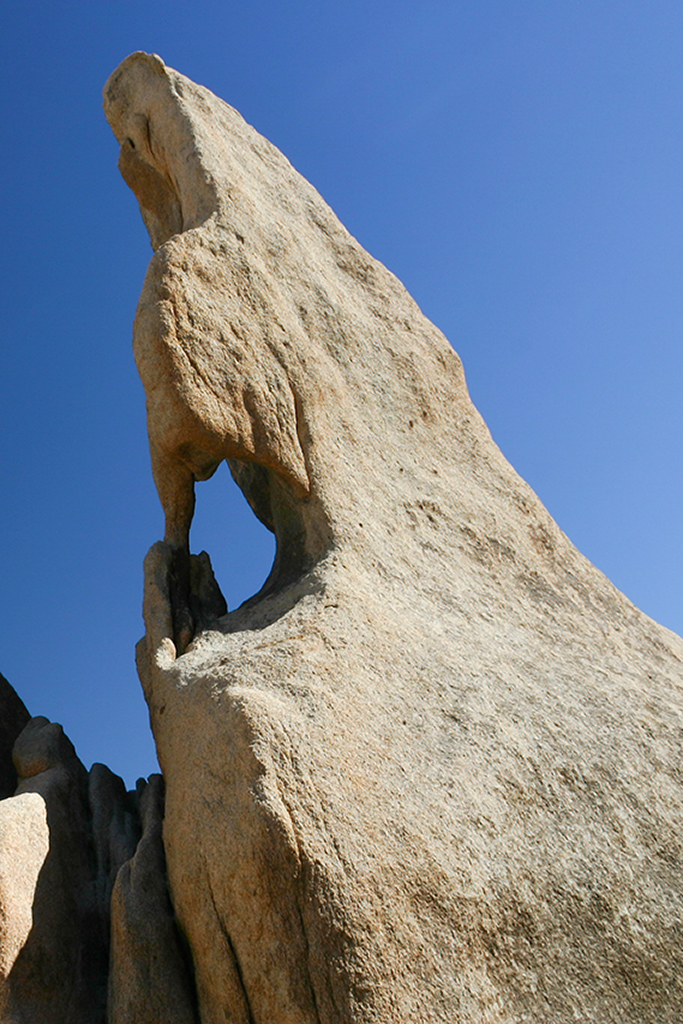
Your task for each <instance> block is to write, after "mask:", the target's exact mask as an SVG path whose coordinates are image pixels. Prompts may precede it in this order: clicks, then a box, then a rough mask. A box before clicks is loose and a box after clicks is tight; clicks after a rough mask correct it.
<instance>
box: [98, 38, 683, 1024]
mask: <svg viewBox="0 0 683 1024" xmlns="http://www.w3.org/2000/svg"><path fill="white" fill-rule="evenodd" d="M105 106H106V111H107V116H108V118H109V120H110V123H111V125H112V128H113V130H114V133H115V134H116V136H117V138H118V140H119V141H120V143H121V147H122V151H121V161H120V166H121V170H122V173H123V175H124V177H125V178H126V180H127V181H128V183H129V184H130V185H131V187H132V188H133V189H134V191H135V192H136V195H137V197H138V199H139V201H140V206H141V209H142V214H143V217H144V219H145V222H146V223H147V226H148V228H149V231H150V235H151V238H152V244H153V247H154V248H155V250H156V252H155V255H154V257H153V259H152V262H151V264H150V268H149V271H148V273H147V277H146V280H145V284H144V288H143V292H142V296H141V299H140V305H139V309H138V313H137V318H136V324H135V332H134V346H135V353H136V358H137V362H138V366H139V369H140V373H141V376H142V379H143V382H144V385H145V389H146V392H147V403H148V420H149V435H150V445H151V450H152V458H153V468H154V475H155V480H156V483H157V486H158V489H159V494H160V497H161V501H162V504H163V507H164V511H165V514H166V524H167V532H166V540H165V542H164V543H159V544H157V545H155V547H154V548H153V549H152V551H151V552H150V555H149V557H148V559H147V563H146V569H145V617H146V627H147V632H146V637H145V639H144V640H143V641H142V642H141V644H140V647H139V651H138V657H139V669H140V675H141V679H142V683H143V687H144V690H145V694H146V697H147V700H148V703H149V707H150V711H151V717H152V725H153V729H154V734H155V738H156V742H157V748H158V752H159V757H160V763H161V766H162V770H163V774H164V778H165V783H166V817H165V821H164V831H163V836H164V845H165V851H166V858H167V863H168V872H169V880H170V889H171V897H172V901H173V906H174V908H175V913H176V914H177V916H178V919H179V921H180V925H181V928H182V931H183V932H184V934H185V936H186V938H187V942H188V947H189V952H190V955H191V958H192V962H193V967H194V974H195V982H196V991H197V999H198V1007H199V1010H198V1014H199V1019H200V1020H201V1022H202V1024H214V1022H217V1021H219V1020H220V1021H224V1020H226V1021H227V1020H230V1021H233V1022H244V1024H247V1022H251V1024H266V1022H269V1024H274V1022H277V1024H306V1022H316V1024H323V1022H324V1024H333V1022H334V1024H341V1022H344V1024H351V1022H354V1024H360V1022H367V1024H369V1022H371V1021H372V1022H373V1024H378V1022H386V1024H398V1022H415V1024H418V1022H419V1024H428V1022H440V1024H458V1022H463V1024H464V1022H472V1021H477V1022H487V1024H494V1022H495V1024H512V1022H522V1021H534V1022H541V1021H543V1022H544V1024H564V1022H567V1024H569V1022H570V1021H571V1022H574V1021H576V1020H584V1021H588V1020H590V1021H595V1022H614V1021H620V1022H621V1024H648V1022H649V1024H655V1022H656V1024H664V1022H670V1024H674V1022H679V1021H680V1020H681V1019H683V952H682V945H681V941H680V940H681V929H682V924H681V922H682V920H683V879H682V876H681V843H680V836H681V824H682V822H681V807H682V801H681V798H682V796H683V792H682V788H681V782H682V780H683V774H682V766H681V744H680V740H681V735H683V732H682V730H683V688H682V681H683V673H682V668H683V642H682V641H681V640H680V639H679V638H678V637H676V636H674V635H673V634H671V633H669V632H668V631H667V630H665V629H663V628H662V627H660V626H658V625H657V624H655V623H654V622H652V621H651V620H649V619H648V618H647V617H646V616H645V615H643V614H642V613H640V612H639V611H638V610H637V609H636V608H634V607H633V605H632V604H630V602H629V601H628V600H627V599H626V598H625V597H624V596H623V595H622V594H620V593H619V592H618V591H617V590H616V589H615V588H614V587H613V586H612V584H611V583H610V582H609V581H608V580H607V579H606V578H605V577H604V576H603V575H602V574H601V573H600V572H598V571H597V570H596V569H595V568H594V567H593V566H592V565H591V564H590V563H589V562H588V561H587V560H586V559H585V558H584V557H583V556H582V555H581V554H580V553H579V552H578V551H576V549H575V548H574V547H573V546H572V545H571V543H570V542H569V540H568V539H567V538H566V537H565V536H564V535H563V534H562V532H561V531H560V530H559V528H558V527H557V526H556V524H555V523H554V522H553V520H552V519H551V517H550V516H549V515H548V513H547V511H546V510H545V509H544V507H543V506H542V504H541V503H540V501H539V500H538V498H537V497H536V496H535V495H534V494H533V492H532V491H531V490H530V488H529V487H528V486H527V485H526V484H525V483H524V482H523V481H522V480H521V479H520V478H519V477H518V476H517V474H516V473H515V472H514V470H513V469H512V468H511V467H510V465H509V464H508V463H507V462H506V460H505V459H504V457H503V456H502V455H501V453H500V451H499V450H498V449H497V447H496V446H495V444H494V443H493V441H492V439H491V437H490V435H489V433H488V431H487V429H486V427H485V425H484V423H483V421H482V420H481V417H480V416H479V415H478V413H477V411H476V410H475V408H474V407H473V406H472V403H471V401H470V399H469V397H468V393H467V389H466V386H465V380H464V376H463V372H462V368H461V365H460V362H459V360H458V357H457V356H456V355H455V353H454V352H453V350H452V349H451V347H450V345H449V344H448V342H447V341H446V339H445V338H444V337H443V336H442V335H441V334H440V332H439V331H438V330H437V328H435V327H434V326H433V325H432V324H431V323H429V322H428V321H427V320H426V319H425V317H424V316H423V315H422V314H421V312H420V310H419V309H418V308H417V306H416V305H415V303H414V302H413V300H412V299H411V298H410V297H409V295H408V294H407V293H406V291H405V289H404V288H403V287H402V286H401V284H400V283H399V282H398V281H397V280H396V279H395V278H394V277H393V276H392V275H391V274H390V273H389V272H388V271H387V270H386V269H385V268H384V267H383V266H381V265H380V264H379V263H377V262H376V261H375V260H373V259H372V258H371V257H370V256H368V254H367V253H365V252H364V251H363V249H362V248H361V246H360V245H359V244H358V243H357V242H356V241H355V240H354V239H353V238H352V237H351V236H350V235H349V234H348V233H347V232H346V231H345V229H344V228H343V227H342V226H341V224H340V223H339V222H338V221H337V219H336V218H335V216H334V214H333V213H332V212H331V210H330V209H329V208H328V207H327V206H326V204H325V203H324V202H323V200H322V199H321V198H320V197H319V196H318V195H317V193H316V192H315V191H314V189H313V188H312V187H311V186H310V185H309V184H308V183H307V182H306V181H304V180H303V179H302V178H301V177H300V176H299V175H298V174H297V173H296V172H295V171H294V170H293V169H292V167H291V166H290V164H289V163H288V162H287V160H286V159H285V158H284V157H283V156H282V155H281V154H280V153H279V152H278V151H277V150H276V149H275V148H274V147H273V146H271V145H270V144H269V143H268V142H267V141H266V140H265V139H263V138H261V137H260V136H259V135H258V134H257V132H255V131H254V130H253V129H252V128H250V127H249V126H248V125H247V124H245V122H244V121H243V120H242V118H241V117H240V116H239V114H237V113H236V112H235V111H234V110H233V109H231V108H230V107H229V106H227V105H226V104H225V103H223V102H222V101H221V100H219V99H217V98H216V97H215V96H213V95H212V94H211V93H210V92H208V91H207V90H206V89H203V88H201V87H199V86H197V85H195V84H193V83H192V82H190V81H188V80H187V79H186V78H184V77H183V76H182V75H180V74H178V73H177V72H175V71H173V70H171V69H169V68H167V67H165V65H164V64H163V62H162V61H161V60H160V59H159V58H157V57H154V56H149V55H147V54H134V55H132V56H131V57H129V58H127V60H125V61H124V62H123V64H122V65H121V66H120V67H119V69H118V70H117V71H116V72H115V73H114V74H113V75H112V77H111V78H110V80H109V82H108V83H107V86H106V89H105ZM222 459H227V460H228V461H229V464H230V467H231V469H232V472H233V474H234V476H235V478H236V480H237V482H238V483H239V485H240V486H241V488H242V489H243V491H244V493H245V495H246V496H247V498H248V500H249V502H250V503H251V505H252V508H253V509H254V511H255V513H256V514H257V515H258V516H259V518H260V519H261V520H262V521H263V522H264V523H266V525H267V526H269V527H270V529H271V530H273V531H274V533H275V535H276V538H277V556H276V559H275V563H274V566H273V570H272V573H271V575H270V577H269V579H268V581H267V582H266V584H265V585H264V587H263V589H262V591H261V592H260V593H259V594H258V595H256V596H255V597H254V598H253V599H251V600H250V601H248V602H247V603H246V604H245V605H243V606H242V607H241V608H238V609H237V610H235V611H232V612H230V613H229V614H224V613H223V608H222V605H221V601H220V598H219V595H218V592H217V590H216V588H215V587H214V586H213V585H212V584H211V581H210V573H209V570H208V563H207V561H206V559H204V560H203V561H202V562H201V564H200V563H197V562H194V563H193V567H194V568H192V566H190V565H188V560H187V537H188V531H189V526H190V521H191V517H192V510H193V507H194V482H195V480H200V479H204V478H206V477H207V476H209V475H210V474H211V472H212V471H213V469H215V467H216V465H217V464H218V463H219V462H220V461H221V460H222ZM226 544H227V545H229V544H230V525H229V523H227V522H226ZM193 576H194V579H195V580H197V579H199V580H201V582H202V586H201V587H200V588H199V589H200V590H201V593H199V592H197V589H196V587H195V588H193V585H192V578H193ZM202 594H203V595H204V597H202ZM206 595H209V597H208V598H207V597H206ZM193 634H194V635H193ZM183 651H184V653H183ZM136 870H137V869H136V867H135V861H134V862H133V866H132V867H131V875H130V878H131V884H132V879H133V875H134V874H135V871H136ZM124 917H125V915H120V914H119V915H117V920H123V918H124ZM149 976H150V978H152V977H155V978H158V977H160V976H159V975H152V974H150V975H149ZM159 983H160V982H159ZM183 1012H184V1013H185V1011H183ZM188 1012H189V1011H188ZM145 1019H146V1018H145ZM180 1019H182V1020H185V1019H187V1013H185V1016H182V1015H181V1017H180Z"/></svg>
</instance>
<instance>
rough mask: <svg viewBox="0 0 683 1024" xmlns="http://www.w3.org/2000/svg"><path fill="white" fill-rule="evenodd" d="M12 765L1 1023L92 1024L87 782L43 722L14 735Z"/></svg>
mask: <svg viewBox="0 0 683 1024" xmlns="http://www.w3.org/2000/svg"><path fill="white" fill-rule="evenodd" d="M14 763H15V766H16V769H17V773H18V776H19V784H18V786H17V790H16V794H15V796H13V797H10V798H8V799H7V800H3V801H2V802H0V815H1V816H2V818H3V820H4V826H5V827H4V830H3V831H4V835H3V836H1V837H0V844H1V846H2V857H3V859H4V860H5V862H6V870H5V871H3V872H2V873H0V905H2V906H3V907H4V908H7V910H6V915H5V921H4V929H3V933H2V934H0V951H1V953H0V956H2V959H3V961H4V964H3V967H4V970H3V977H2V983H1V985H0V1000H2V1001H3V1002H4V1007H5V1008H4V1010H3V1012H4V1014H5V1016H3V1018H2V1020H3V1021H4V1020H7V1021H8V1022H11V1024H14V1022H15V1021H16V1022H19V1024H82V1022H83V1024H85V1022H93V1024H97V1022H100V1021H102V1020H103V1013H104V999H103V990H102V985H103V981H106V957H107V951H106V946H103V945H102V943H101V940H100V929H99V927H98V920H97V910H96V902H95V886H94V865H93V863H92V843H91V841H90V834H89V809H88V803H87V772H86V770H85V768H84V767H83V765H82V764H81V762H80V761H79V760H78V758H77V756H76V753H75V751H74V748H73V746H72V744H71V742H70V741H69V740H68V739H67V737H66V736H65V735H64V732H63V730H62V727H61V726H60V725H57V724H56V723H52V722H50V721H48V719H47V718H42V717H38V718H32V719H31V721H30V722H29V723H28V725H27V726H26V728H25V729H24V730H23V732H22V733H21V734H20V735H19V737H18V739H17V741H16V743H15V745H14Z"/></svg>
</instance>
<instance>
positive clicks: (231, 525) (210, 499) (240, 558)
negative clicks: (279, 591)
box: [190, 462, 275, 612]
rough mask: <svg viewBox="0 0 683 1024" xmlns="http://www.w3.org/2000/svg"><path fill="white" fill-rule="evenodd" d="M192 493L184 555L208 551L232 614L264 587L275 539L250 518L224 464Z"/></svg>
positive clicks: (245, 501)
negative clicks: (193, 505)
mask: <svg viewBox="0 0 683 1024" xmlns="http://www.w3.org/2000/svg"><path fill="white" fill-rule="evenodd" d="M195 490H196V495H197V505H196V508H195V514H194V520H193V522H192V532H191V534H190V549H191V550H192V552H194V553H195V554H199V552H200V551H208V553H209V557H210V558H211V564H212V565H213V571H214V573H215V576H216V579H217V580H218V585H219V586H220V588H221V590H222V591H223V596H224V597H225V600H226V601H227V602H228V609H229V611H231V612H232V611H234V610H235V608H238V607H239V606H240V605H241V604H242V603H243V602H244V601H246V600H247V598H249V597H252V596H253V595H254V594H256V593H257V592H258V591H259V590H260V589H261V587H262V586H263V584H264V583H265V581H266V579H267V577H268V574H269V572H270V570H271V567H272V565H273V560H274V558H275V536H274V534H272V533H271V532H270V530H267V529H266V527H265V526H264V525H263V524H262V523H261V522H259V520H258V519H257V518H256V516H255V515H254V513H253V512H252V510H251V508H250V507H249V503H248V502H247V499H246V498H245V497H244V495H243V494H242V492H241V490H240V489H239V487H238V486H237V484H236V483H235V481H234V480H233V478H232V476H231V474H230V470H229V468H228V466H227V465H226V464H225V463H224V462H223V463H221V465H220V466H219V467H218V469H217V471H216V473H215V474H214V475H213V476H212V477H211V479H210V480H206V481H202V482H200V483H198V484H196V485H195Z"/></svg>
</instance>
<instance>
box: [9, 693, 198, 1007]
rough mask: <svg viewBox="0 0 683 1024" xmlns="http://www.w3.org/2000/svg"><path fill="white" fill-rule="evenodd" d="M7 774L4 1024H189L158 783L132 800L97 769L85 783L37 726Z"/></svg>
mask: <svg viewBox="0 0 683 1024" xmlns="http://www.w3.org/2000/svg"><path fill="white" fill-rule="evenodd" d="M8 685H9V684H8ZM14 764H15V770H16V772H17V776H18V784H17V786H16V790H15V792H14V794H13V795H12V796H10V797H6V798H5V799H2V800H0V1021H1V1022H2V1024H104V1021H105V1018H106V1020H107V1021H108V1022H109V1024H124V1022H125V1024H189V1022H190V1021H194V1019H195V1018H193V1017H192V1016H189V1015H188V1014H187V1013H186V1012H185V1009H184V1007H185V1004H184V1003H183V1001H182V999H183V997H184V998H185V1000H186V1002H188V1001H189V1005H190V1007H192V1005H193V1004H192V998H193V995H192V986H191V975H190V974H188V971H187V967H186V965H185V962H184V960H183V958H182V957H183V954H182V949H181V940H180V935H179V933H178V931H177V928H176V925H175V920H174V917H173V912H172V909H171V904H170V900H169V897H168V891H167V883H166V870H165V863H164V854H163V847H162V845H161V822H162V819H163V782H162V779H161V776H159V775H157V776H152V777H151V778H150V780H149V783H145V781H144V780H142V779H141V780H140V781H139V782H138V787H137V791H136V792H133V793H128V792H126V789H125V786H124V784H123V782H122V780H121V779H120V778H119V777H118V776H117V775H114V774H113V773H112V772H111V771H110V770H109V769H108V768H106V767H105V766H104V765H102V764H95V765H93V767H92V768H91V770H90V772H87V771H86V769H85V768H84V766H83V764H82V763H81V761H80V760H79V758H78V757H77V755H76V752H75V750H74V747H73V745H72V743H71V741H70V740H69V739H68V737H67V736H65V735H64V731H63V729H62V727H61V726H60V725H58V724H57V723H55V722H50V721H49V720H48V719H47V718H43V717H37V718H32V719H30V720H29V721H28V723H27V724H26V726H25V728H24V729H23V730H22V731H21V732H20V734H19V735H18V737H17V739H16V742H15V744H14ZM115 886H116V888H115ZM114 889H115V892H116V897H115V899H114V900H113V901H112V891H113V890H114ZM110 907H113V912H112V911H111V910H110ZM122 922H123V924H122ZM110 932H111V936H110ZM151 939H153V940H154V941H153V948H152V949H150V940H151ZM121 963H125V964H126V968H127V969H126V972H125V979H121V978H120V970H119V965H120V964H121ZM110 965H111V966H110ZM114 978H116V979H117V980H120V981H121V983H120V984H116V985H114V984H113V982H112V979H114ZM162 983H163V984H162ZM108 987H109V988H111V989H113V997H112V999H111V1000H110V1001H109V1005H107V992H108ZM188 993H189V995H188ZM150 1006H152V1007H153V1008H155V1009H159V1008H161V1012H158V1013H157V1014H156V1015H155V1014H154V1013H150V1012H148V1011H149V1007H150Z"/></svg>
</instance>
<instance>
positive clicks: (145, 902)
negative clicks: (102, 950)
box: [107, 775, 198, 1024]
mask: <svg viewBox="0 0 683 1024" xmlns="http://www.w3.org/2000/svg"><path fill="white" fill-rule="evenodd" d="M163 813H164V801H163V780H162V778H161V776H160V775H153V776H152V777H151V778H150V780H149V783H148V785H147V786H146V787H145V788H144V790H143V792H142V795H141V799H140V814H141V818H142V825H143V833H142V838H141V839H140V842H139V843H138V846H137V850H136V851H135V856H134V857H133V858H132V860H129V861H128V862H127V863H126V864H124V865H123V867H122V868H121V870H120V871H119V873H118V876H117V878H116V884H115V886H114V893H113V897H112V903H111V934H112V955H111V966H110V972H109V1002H108V1005H107V1012H108V1017H107V1020H108V1022H109V1024H197V1022H198V1017H197V1009H196V997H195V993H194V991H193V986H192V978H191V973H190V971H189V970H188V964H187V962H186V959H185V957H184V956H183V951H182V948H181V944H180V937H179V935H178V931H177V926H176V922H175V917H174V914H173V908H172V906H171V900H170V897H169V892H168V885H167V882H166V865H165V859H164V847H163V842H162V838H161V829H162V823H163Z"/></svg>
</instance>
